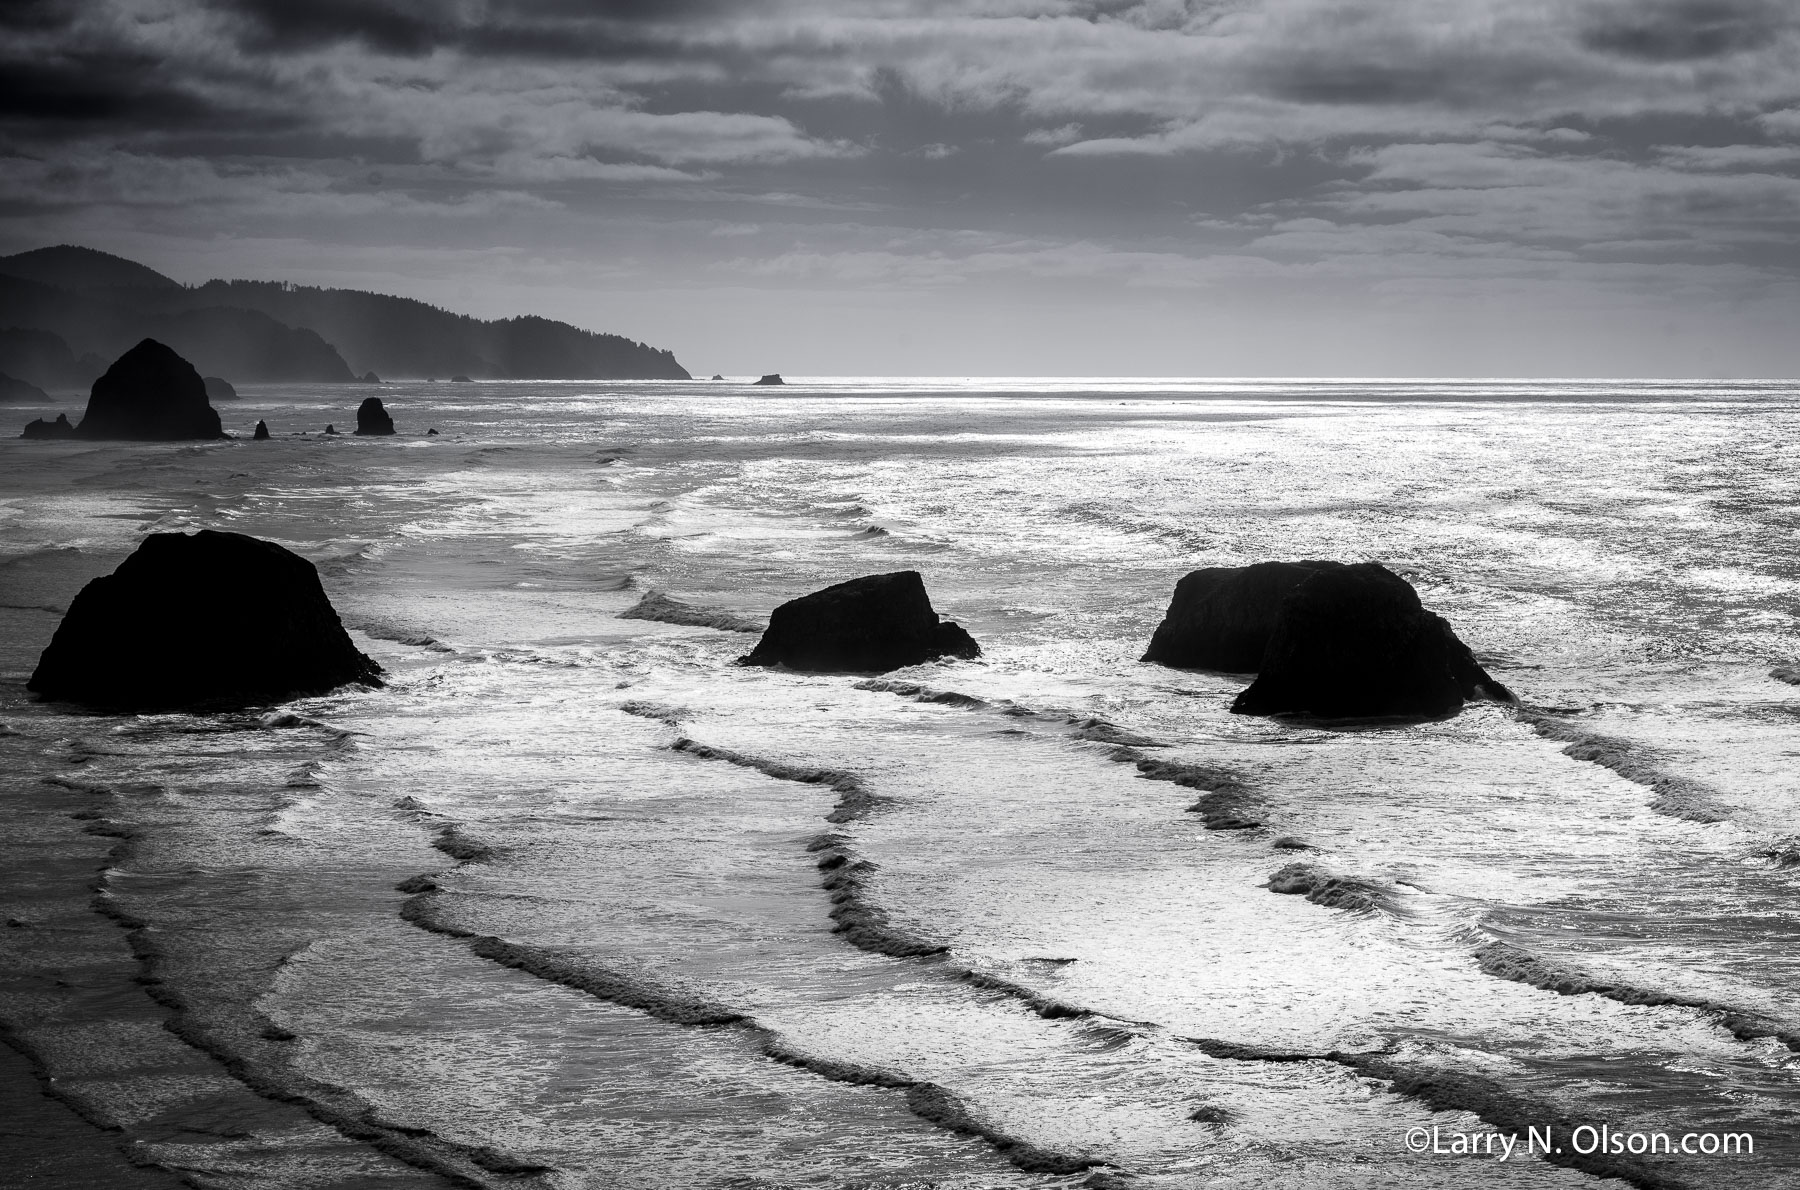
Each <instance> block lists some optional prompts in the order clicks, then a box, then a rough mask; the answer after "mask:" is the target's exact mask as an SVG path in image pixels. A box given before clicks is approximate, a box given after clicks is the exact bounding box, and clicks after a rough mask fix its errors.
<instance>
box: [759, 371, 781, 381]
mask: <svg viewBox="0 0 1800 1190" xmlns="http://www.w3.org/2000/svg"><path fill="white" fill-rule="evenodd" d="M756 383H757V384H786V383H787V381H785V380H783V379H782V378H781V373H780V372H770V373H769V374H768V375H767V376H764V377H763V378H762V379H761V380H758V381H756Z"/></svg>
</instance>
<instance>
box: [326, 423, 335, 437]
mask: <svg viewBox="0 0 1800 1190" xmlns="http://www.w3.org/2000/svg"><path fill="white" fill-rule="evenodd" d="M325 432H326V433H327V434H330V435H332V436H333V437H336V436H337V427H336V426H335V425H333V424H332V423H331V422H326V423H325Z"/></svg>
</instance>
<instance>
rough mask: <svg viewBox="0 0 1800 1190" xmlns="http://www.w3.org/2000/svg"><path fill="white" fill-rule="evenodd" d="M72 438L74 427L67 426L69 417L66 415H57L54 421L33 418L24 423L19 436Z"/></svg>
mask: <svg viewBox="0 0 1800 1190" xmlns="http://www.w3.org/2000/svg"><path fill="white" fill-rule="evenodd" d="M74 436H75V427H74V426H72V425H70V424H69V415H68V414H66V413H59V414H57V415H56V420H55V421H45V420H44V419H43V418H41V417H38V418H33V419H32V420H31V421H28V422H26V423H25V432H24V433H23V434H20V435H19V437H21V438H73V437H74Z"/></svg>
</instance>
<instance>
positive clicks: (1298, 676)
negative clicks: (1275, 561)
mask: <svg viewBox="0 0 1800 1190" xmlns="http://www.w3.org/2000/svg"><path fill="white" fill-rule="evenodd" d="M1471 699H1492V700H1494V701H1496V702H1517V701H1518V700H1517V699H1516V698H1514V697H1513V693H1512V691H1510V690H1508V689H1507V688H1506V687H1505V686H1503V685H1502V684H1500V683H1499V682H1497V681H1495V680H1494V679H1493V678H1492V677H1490V676H1489V675H1488V673H1487V671H1486V670H1484V669H1482V667H1481V665H1480V663H1479V662H1477V661H1476V660H1475V655H1474V654H1473V653H1472V652H1470V651H1469V647H1468V646H1467V645H1465V644H1464V643H1463V642H1462V641H1461V640H1459V639H1457V636H1456V633H1455V632H1454V631H1453V630H1452V629H1451V627H1450V625H1449V623H1448V622H1447V621H1446V620H1444V618H1443V617H1441V616H1438V615H1435V614H1433V613H1432V612H1430V611H1427V610H1426V609H1425V607H1424V605H1422V604H1421V603H1420V602H1419V595H1418V592H1417V591H1414V590H1413V588H1412V585H1411V584H1410V583H1408V582H1407V581H1406V580H1405V579H1403V578H1401V577H1400V576H1399V575H1397V574H1395V573H1394V572H1393V571H1391V570H1389V569H1387V568H1386V567H1384V566H1381V565H1379V564H1377V563H1374V562H1364V563H1361V564H1359V565H1355V566H1335V567H1330V568H1324V569H1315V570H1314V571H1313V573H1312V574H1311V575H1310V576H1309V577H1307V578H1305V579H1304V580H1303V581H1301V582H1300V583H1298V584H1297V585H1295V586H1294V587H1293V589H1292V590H1291V591H1290V592H1289V593H1288V594H1287V595H1286V597H1285V598H1283V599H1282V601H1281V604H1280V607H1279V609H1278V611H1277V613H1276V616H1275V624H1274V630H1273V631H1272V632H1271V633H1270V635H1269V642H1268V646H1267V648H1266V649H1265V650H1264V652H1263V656H1262V660H1261V661H1260V663H1259V664H1258V667H1257V677H1256V680H1255V681H1254V682H1252V683H1251V684H1250V685H1249V686H1248V687H1247V688H1245V689H1244V690H1243V692H1241V693H1240V694H1239V695H1238V696H1237V699H1236V701H1234V702H1233V703H1232V704H1231V709H1232V711H1233V713H1235V714H1239V715H1305V716H1309V717H1314V718H1320V719H1361V718H1378V717H1389V716H1394V717H1405V718H1435V717H1438V716H1442V715H1450V714H1454V713H1455V712H1456V711H1458V710H1459V709H1461V707H1462V705H1463V703H1464V702H1465V701H1466V700H1471Z"/></svg>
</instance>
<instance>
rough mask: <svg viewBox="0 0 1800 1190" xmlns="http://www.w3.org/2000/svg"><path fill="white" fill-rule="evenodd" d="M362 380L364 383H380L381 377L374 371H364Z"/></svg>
mask: <svg viewBox="0 0 1800 1190" xmlns="http://www.w3.org/2000/svg"><path fill="white" fill-rule="evenodd" d="M362 382H363V383H364V384H380V383H381V377H379V376H377V375H375V373H373V372H364V373H363V374H362Z"/></svg>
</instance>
